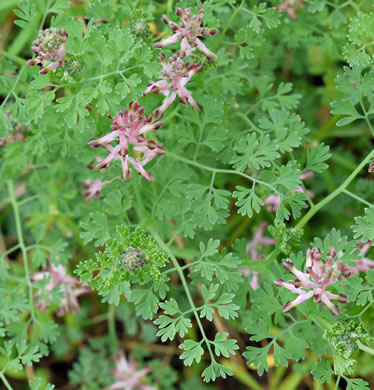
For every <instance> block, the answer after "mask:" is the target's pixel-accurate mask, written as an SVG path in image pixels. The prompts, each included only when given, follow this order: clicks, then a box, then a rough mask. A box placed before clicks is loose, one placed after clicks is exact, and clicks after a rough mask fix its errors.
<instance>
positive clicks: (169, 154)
mask: <svg viewBox="0 0 374 390" xmlns="http://www.w3.org/2000/svg"><path fill="white" fill-rule="evenodd" d="M165 155H166V156H169V157H172V158H174V159H175V160H179V161H182V162H184V163H186V164H189V165H192V166H195V167H197V168H200V169H204V170H206V171H210V172H216V173H227V174H230V175H238V176H242V177H245V178H246V179H248V180H250V181H251V182H254V183H257V184H260V185H262V186H264V187H268V188H270V189H271V190H272V191H273V192H274V193H276V194H278V195H281V194H280V193H279V191H278V190H277V189H276V188H275V187H273V186H272V185H271V184H269V183H266V182H264V181H262V180H259V179H256V178H255V177H252V176H248V175H246V174H245V173H243V172H239V171H235V170H231V169H219V168H213V167H209V166H208V165H203V164H200V163H198V162H197V161H192V160H189V159H187V158H184V157H181V156H178V155H177V154H174V153H171V152H169V151H167V152H166V153H165Z"/></svg>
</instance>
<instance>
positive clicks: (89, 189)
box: [82, 179, 107, 203]
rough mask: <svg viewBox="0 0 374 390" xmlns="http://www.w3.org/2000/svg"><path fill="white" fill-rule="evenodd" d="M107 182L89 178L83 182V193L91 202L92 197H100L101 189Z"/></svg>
mask: <svg viewBox="0 0 374 390" xmlns="http://www.w3.org/2000/svg"><path fill="white" fill-rule="evenodd" d="M106 183H107V182H104V181H102V180H101V179H97V180H87V181H86V182H85V183H84V184H83V191H82V195H83V196H84V197H85V198H86V201H87V202H88V203H89V202H90V201H91V200H92V199H95V198H96V199H98V198H100V191H101V189H102V188H103V186H104V185H105V184H106Z"/></svg>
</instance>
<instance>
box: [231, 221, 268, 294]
mask: <svg viewBox="0 0 374 390" xmlns="http://www.w3.org/2000/svg"><path fill="white" fill-rule="evenodd" d="M266 227H267V223H265V222H264V223H261V224H260V227H259V229H258V230H257V233H256V234H255V236H254V237H253V240H251V241H249V242H248V244H247V253H248V254H249V255H250V257H251V259H252V260H260V259H263V258H264V256H263V255H262V254H260V253H258V250H261V248H262V247H263V246H271V245H274V244H275V240H273V239H272V238H269V237H264V236H263V234H264V232H265V230H266ZM239 272H241V273H242V274H243V275H244V276H249V275H252V279H251V282H250V284H251V287H252V288H253V289H254V290H256V289H257V288H259V287H260V285H259V283H258V272H256V271H249V270H247V269H239Z"/></svg>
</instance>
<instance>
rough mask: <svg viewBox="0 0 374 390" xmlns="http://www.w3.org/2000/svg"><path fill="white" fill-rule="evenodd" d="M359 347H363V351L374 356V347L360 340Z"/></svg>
mask: <svg viewBox="0 0 374 390" xmlns="http://www.w3.org/2000/svg"><path fill="white" fill-rule="evenodd" d="M356 343H357V346H358V348H360V349H361V351H365V352H367V353H370V355H373V356H374V349H373V348H370V347H368V346H367V345H364V344H362V343H361V342H360V341H356Z"/></svg>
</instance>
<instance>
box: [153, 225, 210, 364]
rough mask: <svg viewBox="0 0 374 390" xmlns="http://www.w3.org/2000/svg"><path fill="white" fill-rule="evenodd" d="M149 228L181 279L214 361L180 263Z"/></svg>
mask: <svg viewBox="0 0 374 390" xmlns="http://www.w3.org/2000/svg"><path fill="white" fill-rule="evenodd" d="M150 230H151V232H152V234H153V236H154V238H155V240H156V241H157V242H158V244H159V245H160V247H161V248H162V249H163V250H164V251H165V252H166V253H167V254H168V255H169V257H170V259H171V261H172V263H173V265H174V267H175V268H176V270H177V272H178V274H179V277H180V280H181V281H182V285H183V288H184V290H185V293H186V296H187V299H188V302H189V304H190V306H191V310H192V311H193V313H194V316H195V319H196V322H197V325H198V326H199V329H200V332H201V336H202V338H203V340H204V342H205V344H206V345H207V348H208V351H209V355H210V357H211V359H212V360H213V361H214V360H215V358H214V355H213V351H212V348H211V346H210V341H209V339H208V338H207V336H206V334H205V330H204V327H203V325H202V323H201V321H200V317H199V315H198V313H197V312H198V310H197V309H196V307H195V304H194V302H193V299H192V296H191V293H190V290H189V288H188V285H187V282H186V278H185V277H184V274H183V271H182V269H181V267H180V265H179V263H178V260H177V259H176V258H175V256H174V254H173V253H172V252H171V250H170V249H169V247H168V246H167V245H166V244H165V243H164V241H163V240H162V239H161V237H160V236H159V235H158V233H157V232H155V231H154V229H153V228H151V229H150Z"/></svg>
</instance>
